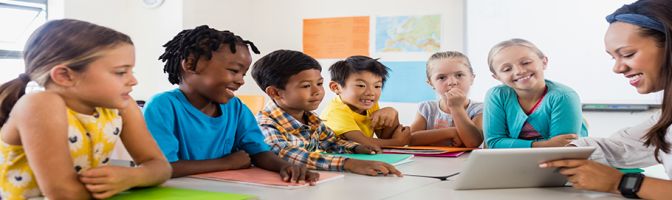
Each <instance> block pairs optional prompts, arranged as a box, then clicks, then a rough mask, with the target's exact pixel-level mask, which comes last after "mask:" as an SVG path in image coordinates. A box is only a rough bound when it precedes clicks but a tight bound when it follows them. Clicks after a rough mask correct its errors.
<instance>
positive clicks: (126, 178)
mask: <svg viewBox="0 0 672 200" xmlns="http://www.w3.org/2000/svg"><path fill="white" fill-rule="evenodd" d="M134 170H135V169H134V168H129V167H119V166H102V167H96V168H92V169H89V170H86V171H84V172H82V173H81V174H80V175H79V180H80V181H81V182H82V183H84V186H85V187H86V189H87V190H88V191H89V192H91V195H92V196H93V197H94V198H96V199H105V198H109V197H111V196H113V195H115V194H117V193H119V192H123V191H125V190H128V189H129V188H131V187H133V186H135V185H136V184H135V180H134V178H136V177H138V176H136V175H135V173H133V171H134Z"/></svg>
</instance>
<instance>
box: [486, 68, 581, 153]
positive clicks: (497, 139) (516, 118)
mask: <svg viewBox="0 0 672 200" xmlns="http://www.w3.org/2000/svg"><path fill="white" fill-rule="evenodd" d="M546 87H547V88H548V91H547V93H546V96H544V99H542V100H541V104H539V107H537V109H536V110H535V111H534V112H533V113H532V114H530V115H529V116H528V115H527V114H525V112H524V111H523V109H522V108H521V107H520V103H518V95H517V94H516V92H515V91H514V90H513V88H511V87H509V86H506V85H500V86H496V87H494V88H492V89H490V90H489V91H488V93H487V94H486V96H485V110H484V111H483V131H484V133H485V141H486V144H487V147H488V148H529V147H532V142H535V141H543V140H548V139H550V138H552V137H554V136H557V135H561V134H569V133H575V134H577V135H578V136H579V137H587V136H588V130H587V128H586V124H585V122H584V120H583V117H582V114H581V102H580V101H579V95H578V94H577V93H576V92H575V91H574V90H572V89H571V88H569V87H567V86H565V85H562V84H560V83H555V82H552V81H549V80H546ZM525 122H528V123H530V124H531V125H532V127H534V129H535V130H537V131H538V132H539V134H540V135H541V136H542V137H543V138H542V139H538V140H524V139H518V136H519V134H520V130H521V129H522V128H523V124H524V123H525Z"/></svg>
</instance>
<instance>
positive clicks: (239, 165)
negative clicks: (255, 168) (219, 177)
mask: <svg viewBox="0 0 672 200" xmlns="http://www.w3.org/2000/svg"><path fill="white" fill-rule="evenodd" d="M222 160H223V161H224V162H225V163H226V164H227V165H229V169H230V170H233V169H245V168H250V166H251V165H252V163H251V162H250V155H248V154H247V152H245V151H236V152H234V153H231V154H229V155H228V156H225V157H224V158H222Z"/></svg>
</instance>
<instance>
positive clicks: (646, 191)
mask: <svg viewBox="0 0 672 200" xmlns="http://www.w3.org/2000/svg"><path fill="white" fill-rule="evenodd" d="M670 188H672V181H670V180H662V179H657V178H652V177H646V178H644V180H643V182H642V186H641V187H640V189H639V192H638V193H637V196H639V197H640V198H642V199H668V198H670V196H672V190H670Z"/></svg>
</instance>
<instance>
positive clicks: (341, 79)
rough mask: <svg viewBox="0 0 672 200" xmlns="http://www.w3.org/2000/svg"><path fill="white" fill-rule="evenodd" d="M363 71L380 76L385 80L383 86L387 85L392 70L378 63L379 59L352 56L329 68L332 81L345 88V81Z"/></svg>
mask: <svg viewBox="0 0 672 200" xmlns="http://www.w3.org/2000/svg"><path fill="white" fill-rule="evenodd" d="M363 71H368V72H371V73H373V74H375V75H378V76H380V77H381V78H383V85H385V81H386V80H387V77H388V71H390V68H388V67H386V66H385V65H383V63H380V62H378V59H373V58H370V57H367V56H350V57H348V58H347V59H345V60H341V61H338V62H336V63H334V64H333V65H331V67H329V72H331V81H334V82H336V83H338V84H340V85H341V86H345V80H347V79H348V77H349V76H350V75H351V74H353V73H359V72H363Z"/></svg>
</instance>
